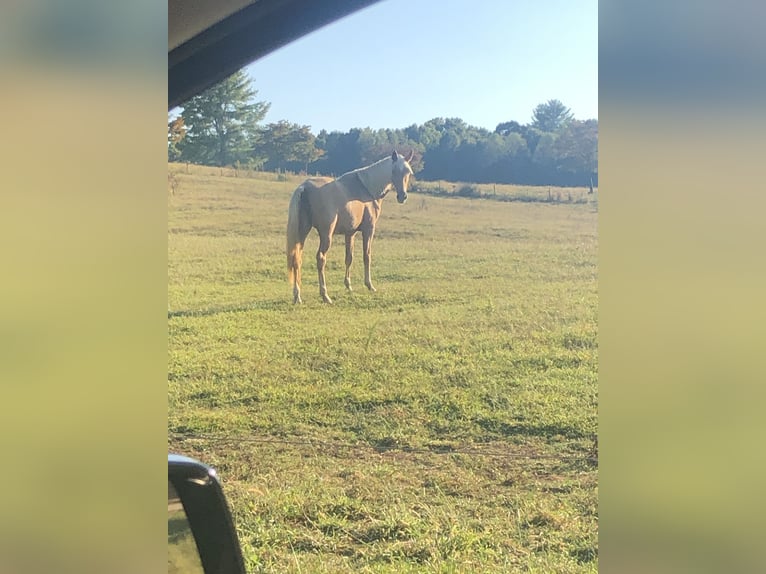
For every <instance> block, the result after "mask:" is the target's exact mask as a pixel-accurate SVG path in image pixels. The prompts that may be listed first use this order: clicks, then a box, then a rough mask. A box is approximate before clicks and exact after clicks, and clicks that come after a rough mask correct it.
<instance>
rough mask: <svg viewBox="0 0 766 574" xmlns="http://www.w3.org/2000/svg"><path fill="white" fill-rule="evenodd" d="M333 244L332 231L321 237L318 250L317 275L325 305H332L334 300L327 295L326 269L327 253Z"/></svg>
mask: <svg viewBox="0 0 766 574" xmlns="http://www.w3.org/2000/svg"><path fill="white" fill-rule="evenodd" d="M331 244H332V229H330V231H329V232H327V234H326V235H323V234H320V235H319V249H318V250H317V273H318V274H319V294H320V295H321V296H322V300H323V301H324V302H325V303H332V299H330V296H329V295H328V294H327V284H326V283H325V277H324V268H325V265H326V263H327V251H329V249H330V245H331Z"/></svg>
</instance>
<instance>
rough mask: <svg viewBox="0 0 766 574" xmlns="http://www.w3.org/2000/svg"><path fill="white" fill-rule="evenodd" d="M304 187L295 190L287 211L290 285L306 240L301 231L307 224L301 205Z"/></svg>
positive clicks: (298, 266)
mask: <svg viewBox="0 0 766 574" xmlns="http://www.w3.org/2000/svg"><path fill="white" fill-rule="evenodd" d="M304 188H305V187H304V184H301V185H299V186H298V188H297V189H296V190H295V191H294V192H293V195H292V197H291V198H290V207H289V208H288V211H287V276H288V279H289V280H290V285H293V284H294V283H295V280H296V274H297V272H298V269H299V268H300V265H301V257H302V256H303V242H304V241H305V240H306V237H305V235H303V233H302V232H301V230H302V229H303V228H305V226H306V222H304V221H301V217H305V211H304V209H302V205H301V203H302V197H303V190H304Z"/></svg>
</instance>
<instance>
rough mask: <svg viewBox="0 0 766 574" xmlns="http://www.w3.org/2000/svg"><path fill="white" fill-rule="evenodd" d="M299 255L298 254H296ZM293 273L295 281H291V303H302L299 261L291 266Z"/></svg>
mask: <svg viewBox="0 0 766 574" xmlns="http://www.w3.org/2000/svg"><path fill="white" fill-rule="evenodd" d="M298 257H300V255H298ZM293 273H295V283H293V303H295V304H297V303H303V300H302V299H301V261H300V259H299V260H298V261H297V264H296V265H295V267H293Z"/></svg>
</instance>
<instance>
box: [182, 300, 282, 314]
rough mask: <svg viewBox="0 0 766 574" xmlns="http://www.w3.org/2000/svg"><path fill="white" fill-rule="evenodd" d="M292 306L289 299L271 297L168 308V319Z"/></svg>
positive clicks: (270, 309) (275, 309)
mask: <svg viewBox="0 0 766 574" xmlns="http://www.w3.org/2000/svg"><path fill="white" fill-rule="evenodd" d="M290 307H292V305H291V304H290V302H289V301H285V300H284V299H271V300H266V301H255V302H253V303H247V304H242V305H219V306H216V307H208V308H206V309H176V310H174V311H170V310H168V319H174V318H177V317H211V316H213V315H220V314H222V313H247V312H248V311H279V310H285V309H289V308H290Z"/></svg>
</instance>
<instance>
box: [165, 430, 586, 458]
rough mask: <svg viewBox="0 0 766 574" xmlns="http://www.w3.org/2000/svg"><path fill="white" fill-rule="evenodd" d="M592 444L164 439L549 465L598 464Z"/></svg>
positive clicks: (173, 435) (173, 436) (211, 437)
mask: <svg viewBox="0 0 766 574" xmlns="http://www.w3.org/2000/svg"><path fill="white" fill-rule="evenodd" d="M587 438H588V439H590V441H592V443H593V446H592V448H591V449H590V450H589V451H587V452H582V453H572V454H566V453H565V454H546V453H539V452H531V451H529V450H524V447H514V445H505V447H504V448H502V449H500V448H497V446H494V445H493V446H487V447H484V446H480V445H474V446H453V445H449V444H432V445H426V446H422V447H412V446H407V445H399V444H388V443H378V444H375V443H365V442H356V443H351V442H341V441H325V440H311V439H281V438H274V437H260V436H253V435H246V436H224V435H216V434H200V433H179V432H171V433H168V439H169V440H170V441H176V442H185V441H198V442H199V441H201V442H205V443H229V444H245V443H250V444H269V445H280V446H291V447H304V448H305V447H309V448H312V449H315V450H319V451H322V452H325V453H328V454H329V453H332V452H333V451H336V452H337V451H342V450H345V451H373V452H376V453H379V454H382V453H388V452H400V453H405V454H422V455H467V456H484V457H494V458H503V459H516V460H540V461H553V462H561V463H570V464H571V463H576V462H584V463H587V464H589V465H597V464H598V438H597V437H596V436H593V437H587Z"/></svg>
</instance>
